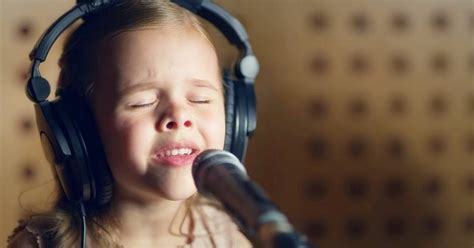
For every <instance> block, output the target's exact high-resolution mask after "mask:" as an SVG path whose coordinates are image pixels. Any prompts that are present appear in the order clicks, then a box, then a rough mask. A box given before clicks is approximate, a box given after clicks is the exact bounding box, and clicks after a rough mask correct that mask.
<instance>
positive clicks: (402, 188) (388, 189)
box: [385, 177, 406, 198]
mask: <svg viewBox="0 0 474 248" xmlns="http://www.w3.org/2000/svg"><path fill="white" fill-rule="evenodd" d="M405 192H406V185H405V181H404V180H403V179H402V178H399V177H395V178H390V179H388V180H387V183H386V185H385V193H386V194H387V196H388V197H390V198H400V197H401V196H403V195H404V194H405Z"/></svg>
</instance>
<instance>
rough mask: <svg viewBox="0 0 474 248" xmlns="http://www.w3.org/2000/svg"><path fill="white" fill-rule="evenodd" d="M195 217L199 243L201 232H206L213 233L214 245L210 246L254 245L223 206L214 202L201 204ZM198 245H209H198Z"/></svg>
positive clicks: (240, 247)
mask: <svg viewBox="0 0 474 248" xmlns="http://www.w3.org/2000/svg"><path fill="white" fill-rule="evenodd" d="M195 218H196V223H195V225H196V226H195V229H196V232H195V234H196V238H197V240H196V241H197V243H199V241H202V240H199V236H201V235H199V234H202V233H203V232H206V233H208V234H211V237H212V238H211V239H212V245H210V246H212V247H239V248H247V247H252V244H251V243H250V242H249V240H248V239H247V238H246V237H245V236H244V235H243V234H242V233H241V232H240V230H239V228H238V226H237V225H236V224H235V223H234V222H233V220H232V218H231V217H230V216H229V215H228V214H227V212H225V211H224V210H223V209H222V207H221V206H216V205H213V204H204V205H201V207H200V208H198V214H197V216H196V217H195ZM201 237H202V236H201ZM198 247H209V246H206V245H202V246H200V245H198Z"/></svg>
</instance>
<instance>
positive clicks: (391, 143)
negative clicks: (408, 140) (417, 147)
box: [387, 137, 406, 159]
mask: <svg viewBox="0 0 474 248" xmlns="http://www.w3.org/2000/svg"><path fill="white" fill-rule="evenodd" d="M405 150H406V149H405V145H404V144H403V142H402V140H401V139H400V138H397V137H393V138H390V139H389V140H388V141H387V152H388V155H389V156H390V157H392V158H395V159H400V158H402V157H404V156H405V152H406V151H405Z"/></svg>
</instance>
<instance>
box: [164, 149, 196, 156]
mask: <svg viewBox="0 0 474 248" xmlns="http://www.w3.org/2000/svg"><path fill="white" fill-rule="evenodd" d="M192 152H193V150H192V149H190V148H180V149H171V150H167V151H165V152H163V153H161V154H160V155H161V156H176V155H189V154H191V153H192Z"/></svg>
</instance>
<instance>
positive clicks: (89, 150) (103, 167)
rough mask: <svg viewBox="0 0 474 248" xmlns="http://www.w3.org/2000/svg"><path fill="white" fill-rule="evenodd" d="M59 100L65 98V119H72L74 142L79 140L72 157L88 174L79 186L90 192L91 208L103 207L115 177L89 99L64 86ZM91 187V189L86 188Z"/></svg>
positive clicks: (63, 102) (88, 204)
mask: <svg viewBox="0 0 474 248" xmlns="http://www.w3.org/2000/svg"><path fill="white" fill-rule="evenodd" d="M58 101H59V102H62V105H64V109H67V111H63V112H62V113H63V114H62V117H61V119H63V120H70V121H68V122H70V124H68V126H71V127H70V128H69V129H70V131H68V133H70V135H68V136H69V137H70V138H71V139H70V142H71V143H73V144H75V147H76V149H73V150H77V152H73V156H72V161H75V160H77V161H78V163H77V164H76V165H75V166H77V167H78V169H77V170H79V172H80V173H81V175H86V176H87V178H88V181H87V185H84V184H85V183H86V181H82V183H83V184H82V185H81V184H79V185H78V186H79V187H80V188H79V189H78V190H83V194H86V193H89V195H85V196H87V197H86V198H85V199H86V202H85V203H86V206H87V208H88V209H89V210H91V209H100V208H101V207H102V206H103V205H106V204H107V203H109V202H110V200H111V198H112V193H113V179H112V178H113V177H112V173H111V172H110V169H109V167H108V164H107V160H106V158H105V153H104V151H103V147H102V142H101V140H100V137H99V133H98V131H97V127H96V124H95V119H94V118H93V115H92V111H91V109H90V107H89V104H88V103H85V102H84V101H81V100H80V98H79V97H77V96H76V95H75V94H74V93H72V92H70V91H68V90H63V91H62V92H61V94H60V98H59V99H58ZM85 189H90V192H85V191H84V190H85Z"/></svg>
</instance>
